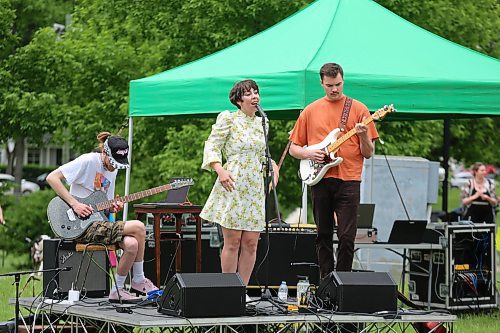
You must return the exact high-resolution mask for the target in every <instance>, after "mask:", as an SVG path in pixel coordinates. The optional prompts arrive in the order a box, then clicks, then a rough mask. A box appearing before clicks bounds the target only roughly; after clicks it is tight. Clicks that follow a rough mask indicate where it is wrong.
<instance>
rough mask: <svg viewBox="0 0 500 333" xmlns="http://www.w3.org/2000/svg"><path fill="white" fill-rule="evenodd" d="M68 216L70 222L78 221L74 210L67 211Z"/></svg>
mask: <svg viewBox="0 0 500 333" xmlns="http://www.w3.org/2000/svg"><path fill="white" fill-rule="evenodd" d="M66 215H68V219H69V220H70V221H76V216H75V212H74V211H73V209H68V210H67V211H66Z"/></svg>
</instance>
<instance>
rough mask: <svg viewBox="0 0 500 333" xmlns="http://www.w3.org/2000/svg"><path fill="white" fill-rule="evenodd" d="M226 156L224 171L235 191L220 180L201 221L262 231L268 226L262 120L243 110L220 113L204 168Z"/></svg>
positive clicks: (231, 227)
mask: <svg viewBox="0 0 500 333" xmlns="http://www.w3.org/2000/svg"><path fill="white" fill-rule="evenodd" d="M267 126H269V125H268V124H267V123H266V127H267ZM266 131H267V130H266ZM222 155H224V157H225V158H226V163H225V164H224V165H223V166H224V169H226V170H227V171H228V172H230V173H231V174H232V175H233V177H234V179H235V190H233V191H232V192H228V191H226V190H225V189H224V188H223V187H222V185H221V184H220V182H219V180H218V179H217V180H216V181H215V184H214V187H213V188H212V192H211V193H210V196H209V197H208V200H207V202H206V203H205V206H204V207H203V210H202V212H201V214H200V216H201V218H203V219H204V220H207V221H210V222H215V223H218V224H220V225H221V226H223V227H225V228H228V229H236V230H244V231H262V230H263V229H264V226H265V207H264V206H265V205H264V200H265V198H264V177H263V172H262V169H263V168H262V162H263V161H264V159H265V141H264V131H263V129H262V118H260V117H249V116H247V115H246V114H245V113H243V112H242V111H241V110H238V111H236V112H233V113H230V112H229V111H224V112H222V113H220V114H219V116H218V117H217V121H216V123H215V124H214V125H213V126H212V132H211V133H210V136H209V137H208V139H207V141H205V150H204V152H203V164H202V166H201V167H202V169H206V170H212V169H211V168H210V163H213V162H219V163H221V164H222Z"/></svg>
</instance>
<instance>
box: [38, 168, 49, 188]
mask: <svg viewBox="0 0 500 333" xmlns="http://www.w3.org/2000/svg"><path fill="white" fill-rule="evenodd" d="M49 173H50V172H44V173H42V174H41V175H40V176H38V177H36V179H35V183H37V184H38V186H40V189H41V190H44V189H45V188H46V187H49V183H47V176H48V175H49Z"/></svg>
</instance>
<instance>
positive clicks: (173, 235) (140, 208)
mask: <svg viewBox="0 0 500 333" xmlns="http://www.w3.org/2000/svg"><path fill="white" fill-rule="evenodd" d="M201 209H202V206H200V205H187V204H186V205H183V204H166V203H144V204H136V205H134V211H135V214H136V216H137V218H138V219H139V215H140V214H148V213H151V214H153V217H154V220H153V221H154V222H153V223H154V226H153V228H154V237H155V260H156V285H157V286H158V287H160V285H161V282H162V281H161V280H160V279H161V278H160V275H161V274H160V273H161V258H160V256H161V251H160V242H161V241H162V240H174V241H177V245H178V246H177V253H176V256H175V271H176V272H181V270H182V251H181V249H182V246H181V244H180V241H182V240H183V238H184V237H183V231H182V214H193V216H194V217H195V219H196V272H201V218H200V213H201ZM163 214H172V215H174V216H175V232H173V231H172V230H161V228H160V219H161V215H163Z"/></svg>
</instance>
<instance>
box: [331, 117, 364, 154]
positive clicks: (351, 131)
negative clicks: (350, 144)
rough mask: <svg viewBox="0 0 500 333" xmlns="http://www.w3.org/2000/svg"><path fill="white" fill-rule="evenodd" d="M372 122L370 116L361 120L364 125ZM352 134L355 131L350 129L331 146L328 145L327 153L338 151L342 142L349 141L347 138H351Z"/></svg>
mask: <svg viewBox="0 0 500 333" xmlns="http://www.w3.org/2000/svg"><path fill="white" fill-rule="evenodd" d="M372 121H373V117H372V116H370V117H368V118H366V119H365V120H363V121H362V123H363V124H365V125H368V124H369V123H371V122H372ZM354 134H356V129H355V128H352V129H351V130H350V131H349V132H347V133H346V134H344V135H342V136H341V137H340V138H338V139H337V140H336V141H335V142H334V143H333V144H331V145H329V146H328V152H329V153H331V152H332V151H336V150H337V149H339V147H340V145H341V144H343V143H344V142H346V141H347V140H349V138H350V137H351V136H353V135H354Z"/></svg>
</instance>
